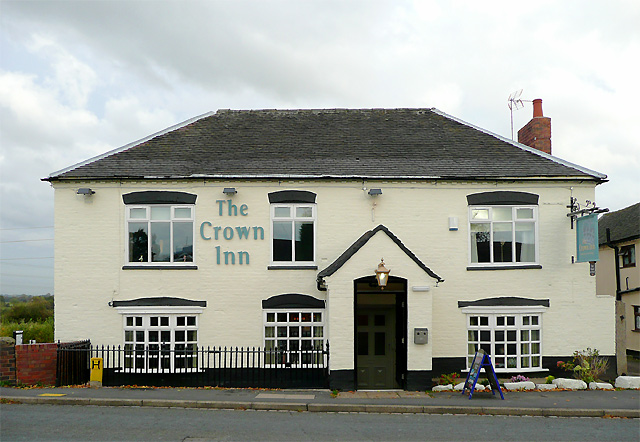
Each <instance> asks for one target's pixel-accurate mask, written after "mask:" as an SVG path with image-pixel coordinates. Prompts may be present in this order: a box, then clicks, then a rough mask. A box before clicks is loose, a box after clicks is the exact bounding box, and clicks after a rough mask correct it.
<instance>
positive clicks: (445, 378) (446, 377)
mask: <svg viewBox="0 0 640 442" xmlns="http://www.w3.org/2000/svg"><path fill="white" fill-rule="evenodd" d="M459 377H460V375H459V374H458V373H449V374H442V375H440V379H439V380H438V385H449V384H455V383H456V379H458V378H459Z"/></svg>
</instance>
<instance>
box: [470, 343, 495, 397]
mask: <svg viewBox="0 0 640 442" xmlns="http://www.w3.org/2000/svg"><path fill="white" fill-rule="evenodd" d="M482 369H484V373H485V375H486V376H487V379H488V380H489V386H490V387H491V393H493V395H494V396H495V395H496V391H497V392H498V393H500V397H501V398H502V400H504V395H503V394H502V390H501V389H500V383H499V382H498V377H497V376H496V371H495V370H494V369H493V364H492V363H491V358H490V357H489V355H488V354H486V353H485V352H484V350H483V349H481V348H480V349H478V351H476V354H475V356H474V357H473V362H472V363H471V368H470V369H469V373H468V374H467V379H466V380H465V381H464V388H463V389H462V394H465V391H466V390H467V389H468V390H469V399H471V397H472V396H473V392H474V391H475V389H476V384H477V383H478V377H479V376H480V370H482Z"/></svg>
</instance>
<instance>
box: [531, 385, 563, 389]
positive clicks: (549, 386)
mask: <svg viewBox="0 0 640 442" xmlns="http://www.w3.org/2000/svg"><path fill="white" fill-rule="evenodd" d="M536 388H537V389H538V390H555V389H557V388H558V386H557V385H556V384H536Z"/></svg>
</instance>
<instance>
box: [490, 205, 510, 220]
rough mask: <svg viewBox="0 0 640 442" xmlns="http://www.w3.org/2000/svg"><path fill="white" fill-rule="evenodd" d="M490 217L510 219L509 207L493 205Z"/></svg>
mask: <svg viewBox="0 0 640 442" xmlns="http://www.w3.org/2000/svg"><path fill="white" fill-rule="evenodd" d="M492 218H493V220H494V221H511V207H494V208H493V217H492Z"/></svg>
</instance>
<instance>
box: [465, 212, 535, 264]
mask: <svg viewBox="0 0 640 442" xmlns="http://www.w3.org/2000/svg"><path fill="white" fill-rule="evenodd" d="M501 208H510V209H511V220H505V221H503V220H494V219H493V211H494V210H495V209H501ZM518 209H531V210H532V213H533V216H532V218H517V213H518ZM474 210H487V211H488V218H487V219H486V220H484V219H478V220H474V219H473V211H474ZM517 223H529V224H533V232H534V260H533V261H517V256H516V247H515V244H516V232H517V230H516V225H517ZM472 224H488V225H489V226H490V227H489V228H490V231H489V257H490V259H489V262H473V260H472V257H473V246H474V244H476V243H475V242H474V241H472V239H471V233H472V230H471V226H472ZM494 224H510V225H511V244H512V246H511V261H509V262H499V261H498V262H496V261H495V257H494V247H493V238H494V228H493V226H494ZM539 224H540V223H539V212H538V205H535V204H509V205H500V204H482V205H470V206H468V222H467V227H468V232H467V251H468V267H469V268H472V269H473V268H477V269H481V268H483V267H504V268H509V267H516V268H520V267H522V266H538V265H539V262H540V255H539V253H540V250H539V249H540V234H539Z"/></svg>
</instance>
